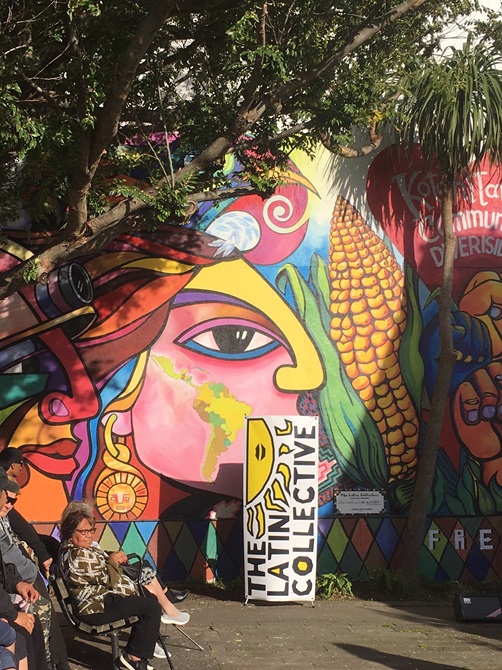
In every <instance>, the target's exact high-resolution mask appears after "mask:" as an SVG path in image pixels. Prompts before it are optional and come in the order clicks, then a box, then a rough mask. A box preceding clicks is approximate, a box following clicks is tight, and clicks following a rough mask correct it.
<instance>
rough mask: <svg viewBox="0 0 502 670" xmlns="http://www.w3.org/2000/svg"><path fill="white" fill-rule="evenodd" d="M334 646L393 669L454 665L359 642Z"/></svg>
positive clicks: (419, 669)
mask: <svg viewBox="0 0 502 670" xmlns="http://www.w3.org/2000/svg"><path fill="white" fill-rule="evenodd" d="M334 646H335V647H338V648H339V649H343V651H346V652H348V653H349V654H352V655H353V656H356V657H357V658H360V659H361V660H364V661H371V662H373V663H380V664H381V665H383V666H385V667H386V668H390V669H392V670H452V666H451V665H447V664H445V663H436V662H435V661H424V660H421V659H418V658H405V657H404V656H399V655H398V654H389V653H386V652H381V651H377V650H376V649H368V647H361V646H359V645H357V644H346V643H335V645H334Z"/></svg>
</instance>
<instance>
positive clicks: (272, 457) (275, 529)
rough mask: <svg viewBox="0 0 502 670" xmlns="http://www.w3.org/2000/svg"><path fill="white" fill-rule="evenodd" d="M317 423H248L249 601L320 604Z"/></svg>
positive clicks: (277, 419)
mask: <svg viewBox="0 0 502 670" xmlns="http://www.w3.org/2000/svg"><path fill="white" fill-rule="evenodd" d="M318 444H319V429H318V419H317V417H310V416H264V417H248V418H247V422H246V458H245V459H244V569H245V595H246V601H247V600H248V599H254V600H269V601H277V602H281V601H285V600H311V601H312V600H314V598H315V581H316V558H317V546H316V539H317V489H318V487H317V481H318Z"/></svg>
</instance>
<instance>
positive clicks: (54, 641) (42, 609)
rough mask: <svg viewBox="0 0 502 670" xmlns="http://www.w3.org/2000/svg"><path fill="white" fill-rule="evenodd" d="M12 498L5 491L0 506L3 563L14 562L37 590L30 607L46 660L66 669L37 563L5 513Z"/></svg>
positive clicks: (58, 630)
mask: <svg viewBox="0 0 502 670" xmlns="http://www.w3.org/2000/svg"><path fill="white" fill-rule="evenodd" d="M16 501H17V494H16V493H8V495H7V500H6V502H5V505H4V507H3V509H0V553H1V554H2V557H3V559H4V561H5V562H6V563H14V565H15V566H16V568H17V571H18V572H19V574H20V575H21V578H22V579H23V581H25V582H28V583H29V584H33V585H34V587H35V588H36V590H37V591H38V593H39V594H40V598H39V599H38V601H37V602H36V604H35V605H34V608H33V611H34V612H36V614H37V615H38V618H39V619H40V622H41V624H42V628H43V630H44V638H45V641H46V656H47V659H48V662H49V663H52V665H53V667H54V668H56V670H70V666H69V664H68V655H67V651H66V644H65V641H64V637H63V633H62V632H61V628H60V626H59V622H58V620H57V615H56V612H55V610H54V607H53V606H52V601H51V599H50V596H49V593H48V591H47V587H46V586H45V583H44V581H43V579H42V577H41V575H40V572H39V569H38V565H37V564H36V563H35V562H34V561H33V560H32V558H31V556H30V555H29V554H28V552H27V551H26V550H25V548H24V546H23V545H22V544H21V543H20V542H19V539H18V537H17V536H16V535H15V533H13V531H12V527H11V525H10V522H9V518H8V516H10V513H11V511H12V509H13V506H14V505H15V504H16ZM30 528H31V526H30Z"/></svg>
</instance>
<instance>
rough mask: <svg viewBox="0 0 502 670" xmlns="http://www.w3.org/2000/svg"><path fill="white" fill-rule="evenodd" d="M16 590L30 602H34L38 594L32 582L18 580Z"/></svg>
mask: <svg viewBox="0 0 502 670" xmlns="http://www.w3.org/2000/svg"><path fill="white" fill-rule="evenodd" d="M16 591H17V592H18V593H19V595H20V596H22V597H23V598H24V599H25V600H26V601H28V602H31V603H36V602H37V600H38V598H39V597H40V594H39V593H38V591H37V589H36V588H35V587H34V586H33V584H28V582H19V584H18V585H17V586H16Z"/></svg>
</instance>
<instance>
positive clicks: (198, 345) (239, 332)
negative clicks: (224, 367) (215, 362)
mask: <svg viewBox="0 0 502 670" xmlns="http://www.w3.org/2000/svg"><path fill="white" fill-rule="evenodd" d="M175 343H176V344H178V345H179V346H181V347H185V348H186V349H191V350H192V351H196V352H198V353H199V354H204V355H206V356H212V357H214V358H224V359H227V360H247V359H251V358H258V357H259V356H264V355H265V354H268V353H269V352H270V351H273V350H274V349H276V348H277V347H278V346H280V345H281V344H282V343H281V342H280V341H279V340H278V339H277V337H276V336H275V335H274V334H272V333H271V332H269V331H267V330H266V329H265V328H263V327H262V326H261V327H260V328H257V327H256V324H255V323H251V322H248V321H246V320H243V319H228V318H227V319H213V320H210V321H206V322H204V323H201V324H199V325H198V326H195V327H193V328H190V329H189V330H187V331H185V332H184V333H183V334H182V335H180V337H178V338H177V340H176V342H175Z"/></svg>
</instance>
